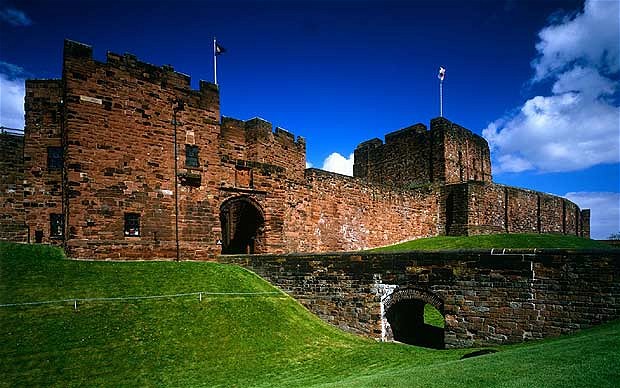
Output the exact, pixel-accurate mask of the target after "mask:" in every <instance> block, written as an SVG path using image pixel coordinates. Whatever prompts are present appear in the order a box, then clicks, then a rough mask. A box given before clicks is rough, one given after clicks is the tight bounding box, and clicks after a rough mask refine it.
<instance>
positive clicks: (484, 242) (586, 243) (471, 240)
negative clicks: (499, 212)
mask: <svg viewBox="0 0 620 388" xmlns="http://www.w3.org/2000/svg"><path fill="white" fill-rule="evenodd" d="M491 248H511V249H514V248H567V249H589V248H595V249H610V246H609V245H607V244H604V243H602V242H599V241H596V240H590V239H585V238H581V237H576V236H563V235H555V234H495V235H480V236H462V237H449V236H439V237H430V238H421V239H418V240H412V241H407V242H404V243H401V244H395V245H390V246H387V247H382V248H377V249H373V251H378V252H393V251H408V250H441V249H491Z"/></svg>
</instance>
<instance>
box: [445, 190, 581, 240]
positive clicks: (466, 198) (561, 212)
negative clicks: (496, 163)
mask: <svg viewBox="0 0 620 388" xmlns="http://www.w3.org/2000/svg"><path fill="white" fill-rule="evenodd" d="M443 197H444V201H445V202H444V203H445V209H444V210H442V212H445V213H446V216H445V217H446V221H445V223H446V234H448V235H475V234H491V233H558V234H571V235H576V236H582V237H587V238H589V237H590V230H589V223H590V220H589V211H588V210H584V211H580V210H579V207H577V205H575V204H574V203H572V202H570V201H568V200H567V199H564V198H561V197H556V196H553V195H550V194H544V193H540V192H536V191H531V190H525V189H519V188H515V187H508V186H503V185H498V184H493V183H483V182H467V183H463V184H454V185H447V186H445V187H444V194H443ZM450 198H457V200H456V202H455V203H453V204H452V203H450ZM451 205H452V206H451ZM451 220H456V221H454V222H451Z"/></svg>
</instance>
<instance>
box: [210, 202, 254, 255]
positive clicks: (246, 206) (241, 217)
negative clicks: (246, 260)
mask: <svg viewBox="0 0 620 388" xmlns="http://www.w3.org/2000/svg"><path fill="white" fill-rule="evenodd" d="M220 223H221V226H222V253H223V254H239V253H241V254H252V253H263V252H264V235H263V231H264V228H265V218H264V217H263V213H262V212H261V210H260V208H259V207H258V205H257V204H255V203H254V201H252V200H251V199H249V198H247V197H238V198H233V199H230V200H228V201H226V202H224V203H223V204H222V206H221V208H220Z"/></svg>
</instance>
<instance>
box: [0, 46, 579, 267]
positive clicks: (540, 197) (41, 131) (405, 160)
mask: <svg viewBox="0 0 620 388" xmlns="http://www.w3.org/2000/svg"><path fill="white" fill-rule="evenodd" d="M25 108H26V127H25V134H24V137H23V142H20V141H19V139H17V138H15V137H14V136H7V135H3V136H2V138H1V139H0V140H1V143H2V144H1V146H2V147H3V150H4V149H7V150H11V152H8V153H5V154H3V158H4V159H3V160H2V163H3V174H2V181H1V182H0V184H1V188H2V193H1V194H0V195H1V196H2V199H3V213H2V218H1V221H2V222H0V239H4V240H15V241H24V240H27V241H31V242H41V243H52V244H59V245H62V246H64V247H65V249H66V250H67V252H68V254H69V255H70V256H73V257H77V258H92V259H128V260H131V259H177V258H178V259H181V260H193V259H213V258H214V257H216V256H217V255H219V254H221V253H285V252H328V251H343V250H359V249H365V248H371V247H376V246H381V245H388V244H393V243H397V242H400V241H405V240H410V239H415V238H420V237H430V236H437V235H446V234H447V235H469V234H483V233H523V232H530V233H564V234H572V235H578V236H583V237H589V212H588V211H587V210H583V211H582V210H580V209H579V208H578V207H577V206H576V205H575V204H573V203H572V202H570V201H568V200H566V199H563V198H559V197H554V196H551V195H548V194H543V193H537V192H534V191H530V190H524V189H519V188H512V187H505V186H502V185H497V184H495V183H493V182H492V177H491V161H490V153H489V148H488V144H487V142H486V141H485V140H484V139H483V138H481V137H480V136H478V135H476V134H473V133H472V132H471V131H469V130H468V129H466V128H463V127H461V126H459V125H457V124H455V123H452V122H450V121H449V120H447V119H445V118H436V119H433V120H431V123H430V130H429V129H427V127H426V126H425V125H423V124H416V125H413V126H411V127H408V128H405V129H402V130H399V131H396V132H392V133H389V134H387V135H386V136H385V141H382V140H379V139H373V140H370V141H365V142H363V143H361V144H360V145H359V146H358V147H357V149H356V150H355V165H354V177H347V176H342V175H338V174H334V173H328V172H325V171H321V170H317V169H306V168H305V159H306V143H305V140H304V139H303V138H301V137H296V136H294V135H293V134H292V133H290V132H288V131H286V130H284V129H281V128H275V129H274V128H273V126H272V124H271V123H269V122H267V121H265V120H263V119H259V118H254V119H250V120H245V121H242V120H237V119H233V118H228V117H221V115H220V104H219V89H218V87H217V85H214V84H211V83H208V82H204V81H200V83H199V88H198V90H193V89H192V88H191V87H190V78H189V77H188V76H187V75H184V74H181V73H179V72H176V71H174V69H173V67H172V66H169V65H166V66H161V67H159V66H154V65H151V64H148V63H145V62H142V61H140V60H138V59H137V58H136V57H135V56H133V55H131V54H124V55H119V54H115V53H110V52H109V53H108V54H107V58H106V60H105V62H101V61H97V60H95V59H93V55H92V48H91V47H90V46H88V45H85V44H82V43H78V42H74V41H70V40H67V41H65V44H64V55H63V70H62V78H61V79H58V80H28V81H26V99H25ZM21 146H23V158H20V157H19V156H20V148H19V147H21ZM4 171H6V173H4ZM22 174H23V175H22Z"/></svg>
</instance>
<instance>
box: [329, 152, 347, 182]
mask: <svg viewBox="0 0 620 388" xmlns="http://www.w3.org/2000/svg"><path fill="white" fill-rule="evenodd" d="M323 170H325V171H331V172H335V173H338V174H343V175H349V176H353V154H350V155H349V157H348V158H345V157H344V156H342V155H340V154H339V153H338V152H334V153H332V154H331V155H329V156H328V157H327V158H326V159H325V161H323Z"/></svg>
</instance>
